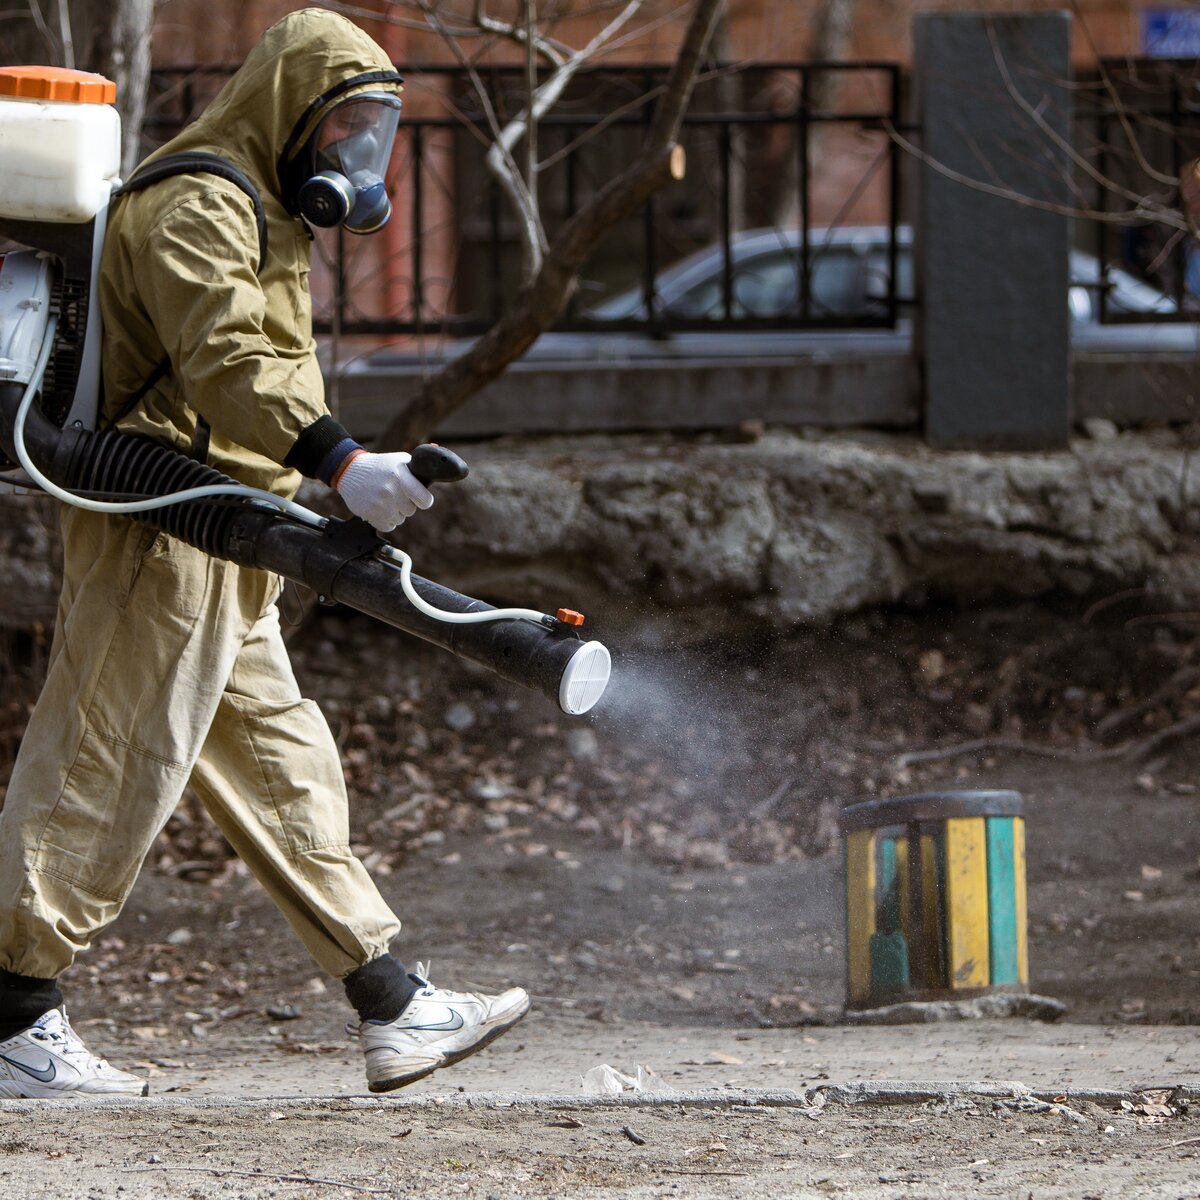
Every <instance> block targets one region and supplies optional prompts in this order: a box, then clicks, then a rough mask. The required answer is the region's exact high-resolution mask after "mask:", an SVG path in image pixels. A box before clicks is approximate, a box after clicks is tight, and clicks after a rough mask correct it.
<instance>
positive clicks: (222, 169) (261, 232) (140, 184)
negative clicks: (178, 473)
mask: <svg viewBox="0 0 1200 1200" xmlns="http://www.w3.org/2000/svg"><path fill="white" fill-rule="evenodd" d="M199 174H204V175H216V176H219V177H220V178H221V179H227V180H229V182H230V183H233V184H236V185H237V186H238V187H239V188H241V190H242V191H243V192H245V193H246V195H247V196H249V197H250V202H251V203H252V204H253V205H254V220H255V222H256V223H257V225H258V267H257V268H256V270H257V271H258V272H259V273H261V272H262V269H263V266H264V265H265V264H266V261H267V214H266V212H265V211H264V210H263V202H262V197H261V196H260V195H259V194H258V188H256V187H255V186H254V181H253V180H252V179H251V178H250V177H249V176H248V175H247V174H246V173H245V171H243V170H241V169H240V168H239V167H236V166H234V164H233V163H231V162H230V161H229V159H227V158H222V157H221V156H220V155H219V154H205V153H203V152H202V151H199V150H197V151H186V152H183V153H180V154H168V155H165V156H164V157H163V158H157V159H155V160H154V162H152V163H149V164H148V165H147V166H144V167H141V168H140V169H139V170H137V171H135V172H134V173H133V175H132V176H130V178H129V179H127V180H126V181H125V182H124V183H123V184H122V185H121V186H120V187H119V188H117V190H116V191H115V192H114V193H113V199H114V200H115V199H116V198H117V197H118V196H124V195H125V194H126V193H128V192H140V191H141V190H142V189H143V188H148V187H150V186H151V185H152V184H155V183H159V182H161V181H162V180H164V179H169V178H171V177H172V176H173V175H199ZM170 372H171V360H170V358H164V359H163V360H162V361H161V362H160V363H159V364H158V365H157V366H156V367H155V368H154V370H153V371H151V372H150V374H149V375H147V376H146V378H145V379H144V380H142V383H141V386H140V387H139V388H138V389H137V390H136V391H135V392H134V393H133V395H131V396H130V397H129V398H128V399H127V400H126V401H125V403H124V404H123V405H122V406H121V408H120V410H119V411H118V412H117V414H116V416H114V417H113V418H112V420H111V421H109V422H108V427H109V428H111V427H112V426H113V425H116V424H118V423H119V422H120V421H123V420H124V419H125V418H126V417H127V416H129V414H130V413H131V412H133V410H134V409H135V408H137V406H138V405H139V404H141V402H142V401H143V400H144V399H145V398H146V396H147V395H148V394H149V392H150V389H151V388H152V387H154V385H155V384H156V383H158V382H159V380H160V379H164V378H165V377H166V376H167V375H169V374H170ZM211 432H212V431H211V429H210V428H209V424H208V422H207V421H206V420H205V419H204V418H203V417H201V416H197V418H196V436H195V438H194V439H193V441H192V457H193V458H194V459H196V460H197V461H198V462H204V461H206V460H207V458H208V442H209V437H210V436H211Z"/></svg>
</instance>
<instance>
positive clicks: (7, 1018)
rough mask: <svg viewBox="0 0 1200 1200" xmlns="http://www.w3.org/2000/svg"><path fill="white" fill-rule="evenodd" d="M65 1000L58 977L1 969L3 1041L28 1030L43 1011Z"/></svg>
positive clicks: (0, 990)
mask: <svg viewBox="0 0 1200 1200" xmlns="http://www.w3.org/2000/svg"><path fill="white" fill-rule="evenodd" d="M62 1002H63V994H62V992H61V991H59V988H58V980H56V979H35V978H34V977H33V976H32V975H14V974H13V973H12V971H4V970H0V1042H5V1041H7V1040H8V1039H9V1038H10V1037H12V1036H13V1034H16V1033H20V1032H21V1030H22V1029H28V1028H29V1027H30V1025H32V1024H33V1023H34V1021H36V1020H37V1019H38V1017H40V1016H41V1015H42V1014H43V1013H47V1012H49V1011H50V1010H51V1009H52V1008H60V1007H61V1006H62Z"/></svg>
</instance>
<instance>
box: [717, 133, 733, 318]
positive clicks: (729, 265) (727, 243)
mask: <svg viewBox="0 0 1200 1200" xmlns="http://www.w3.org/2000/svg"><path fill="white" fill-rule="evenodd" d="M718 129H719V130H720V136H719V138H718V144H719V146H720V148H721V306H722V309H723V311H722V314H721V315H722V316H723V317H724V318H725V320H726V321H729V320H732V319H733V181H732V180H731V179H730V177H729V176H730V170H731V168H732V161H733V135H732V133H731V132H730V123H729V122H728V121H722V122H721V124H720V125H719V126H718Z"/></svg>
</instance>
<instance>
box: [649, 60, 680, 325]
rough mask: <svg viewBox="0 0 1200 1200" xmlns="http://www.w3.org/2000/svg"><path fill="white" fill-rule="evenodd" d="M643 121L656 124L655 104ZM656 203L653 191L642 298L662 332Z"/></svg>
mask: <svg viewBox="0 0 1200 1200" xmlns="http://www.w3.org/2000/svg"><path fill="white" fill-rule="evenodd" d="M642 90H643V93H644V94H646V95H648V94H649V93H650V92H651V91H653V90H654V75H653V73H652V72H650V71H646V72H645V73H644V74H643V76H642ZM685 120H686V118H685ZM642 123H643V125H644V126H645V128H646V131H647V132H649V130H650V127H651V126H652V125H653V124H654V106H653V105H650V104H644V105H642ZM655 225H656V222H655V204H654V195H653V193H651V195H650V197H649V198H648V199H647V200H646V203H645V206H644V207H643V208H642V249H643V254H642V300H643V302H644V304H645V305H646V317H647V319H648V320H649V322H650V329H651V332H652V333H653V332H661V316H662V314H661V313H660V312H659V311H658V280H657V278H656V277H657V275H658V247H657V245H656V243H655V234H656V232H657V231H656V228H655Z"/></svg>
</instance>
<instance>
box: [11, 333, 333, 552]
mask: <svg viewBox="0 0 1200 1200" xmlns="http://www.w3.org/2000/svg"><path fill="white" fill-rule="evenodd" d="M57 327H58V318H57V317H51V318H50V320H49V321H48V322H47V323H46V334H45V336H44V337H43V339H42V348H41V350H40V352H39V353H38V360H37V364H36V365H35V366H34V368H33V375H32V376H31V377H30V380H29V384H28V386H27V387H26V388H25V394H24V395H23V396H22V397H21V406H20V408H18V409H17V419H16V421H15V422H14V423H13V445H14V447H15V448H16V451H17V458H18V459H20V461H21V466H23V467H24V468H25V470H26V472H27V473H28V475H29V477H30V478H31V479H32V480H33V481H34V482H35V483H36V484H37V485H38V487H40V488H41V489H42V490H43V491H45V492H48V493H49V494H50V495H51V496H55V497H57V498H58V499H59V500H62V501H63V502H64V503H66V504H73V505H75V507H76V508H86V509H87V510H88V511H89V512H102V513H126V514H128V513H140V512H150V511H151V510H152V509H156V508H168V507H170V505H172V504H181V503H182V502H183V501H185V500H207V499H209V498H210V497H212V496H239V497H241V498H243V499H247V500H260V501H262V502H263V503H264V504H270V505H272V506H273V507H274V508H277V509H279V510H280V511H281V512H285V513H287V514H288V516H290V517H294V518H295V519H296V520H297V521H300V522H301V523H303V524H305V525H311V526H313V527H314V528H316V529H323V528H324V527H325V525H326V524H327V518H325V517H322V516H321V515H320V514H319V513H315V512H313V511H312V510H311V509H308V508H305V507H304V506H303V505H302V504H297V503H296V502H295V501H294V500H285V499H284V498H283V497H282V496H276V495H275V494H274V493H273V492H264V491H263V490H262V489H261V488H252V487H246V486H244V485H243V484H240V483H210V484H206V485H205V486H204V487H195V488H185V489H184V490H183V491H182V492H172V493H171V494H170V495H168V496H153V497H150V498H148V499H145V500H120V501H117V500H92V499H90V498H89V497H87V496H77V495H76V494H75V493H74V492H68V491H66V490H65V489H64V488H60V487H59V486H58V485H57V484H56V483H54V482H53V481H52V480H50V479H47V478H46V476H45V475H43V474H42V472H41V471H39V470H38V468H37V467H36V466H35V464H34V462H33V459H31V458H30V457H29V451H28V450H26V448H25V418H26V416H27V415H28V413H29V410H30V408H31V407H32V406H33V398H34V396H35V395H36V394H37V390H38V384H39V383H41V380H42V375H43V373H44V372H45V370H46V364H47V363H48V362H49V361H50V351H51V348H52V346H53V344H54V332H55V330H56V328H57Z"/></svg>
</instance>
